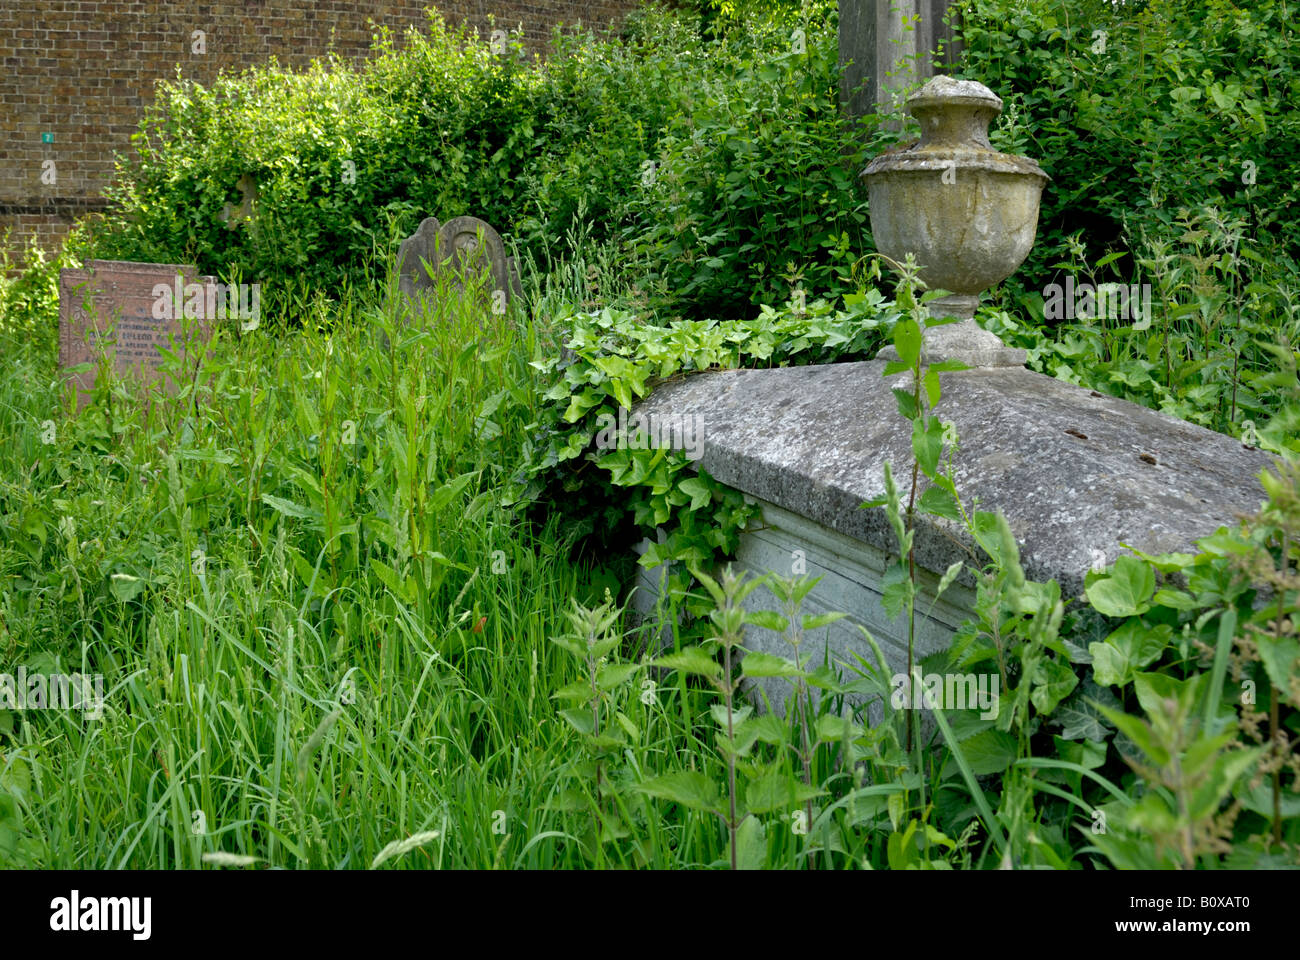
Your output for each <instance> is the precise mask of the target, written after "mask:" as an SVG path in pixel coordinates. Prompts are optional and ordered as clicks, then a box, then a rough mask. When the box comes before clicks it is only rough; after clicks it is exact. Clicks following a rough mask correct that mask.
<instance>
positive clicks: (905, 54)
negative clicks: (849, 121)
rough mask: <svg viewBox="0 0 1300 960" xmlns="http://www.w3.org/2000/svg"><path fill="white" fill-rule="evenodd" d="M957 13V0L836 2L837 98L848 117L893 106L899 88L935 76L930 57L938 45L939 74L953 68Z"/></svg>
mask: <svg viewBox="0 0 1300 960" xmlns="http://www.w3.org/2000/svg"><path fill="white" fill-rule="evenodd" d="M950 9H951V11H952V13H951V16H950V17H949V20H950V22H949V23H944V17H945V16H946V15H948V12H949V10H950ZM958 16H959V10H958V7H957V3H956V0H840V63H841V64H843V65H844V73H843V75H842V77H841V80H840V102H841V103H842V104H843V106H844V109H845V110H846V111H847V112H848V113H849V115H850V116H854V117H860V116H863V115H864V114H867V113H871V112H873V111H875V110H876V109H877V107H880V108H882V112H887V111H889V110H890V109H892V108H893V106H894V104H893V98H894V95H895V93H896V92H897V91H898V90H900V89H902V88H903V87H906V86H907V85H908V84H910V83H912V82H915V81H917V80H921V81H924V80H927V79H929V78H930V77H931V76H933V75H934V73H935V68H934V67H933V66H931V63H930V60H931V59H932V58H933V56H934V54H935V53H936V52H937V51H938V49H939V47H940V46H941V45H943V46H944V56H943V59H942V62H941V64H940V66H939V67H938V70H939V72H941V73H948V72H950V71H951V70H952V69H953V68H955V67H956V65H957V63H958V62H959V61H960V59H961V47H960V44H958V43H956V42H955V41H954V30H953V26H954V25H955V24H956V22H957V19H956V18H957V17H958ZM913 24H914V26H913ZM917 55H920V58H921V59H920V60H919V61H918V60H916V59H915V57H916V56H917ZM891 72H893V73H894V74H895V75H894V76H893V77H892V78H891V77H889V73H891ZM863 81H865V84H864V82H863ZM859 86H861V89H858V87H859ZM855 91H856V92H855Z"/></svg>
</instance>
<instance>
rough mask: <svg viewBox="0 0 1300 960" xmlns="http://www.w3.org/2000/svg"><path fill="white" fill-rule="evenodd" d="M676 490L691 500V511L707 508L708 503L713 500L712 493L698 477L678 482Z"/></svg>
mask: <svg viewBox="0 0 1300 960" xmlns="http://www.w3.org/2000/svg"><path fill="white" fill-rule="evenodd" d="M677 489H678V490H680V491H681V492H682V493H684V494H686V495H687V496H688V497H690V498H691V509H692V510H699V509H700V508H701V507H707V506H708V505H709V501H710V500H712V499H713V492H712V491H711V490H709V487H708V484H706V483H705V482H704V481H703V480H701V479H700V478H699V477H688V478H686V479H685V480H682V481H679V482H678V484H677Z"/></svg>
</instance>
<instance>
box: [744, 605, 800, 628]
mask: <svg viewBox="0 0 1300 960" xmlns="http://www.w3.org/2000/svg"><path fill="white" fill-rule="evenodd" d="M745 622H746V623H750V624H753V625H754V626H756V627H762V628H763V629H764V630H772V631H774V632H776V633H784V632H785V631H786V629H787V628H788V627H789V626H790V621H789V620H787V619H786V618H785V617H783V616H781V615H780V614H779V613H776V612H774V611H772V610H752V611H750V612H749V613H747V614H745Z"/></svg>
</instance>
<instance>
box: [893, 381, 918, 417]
mask: <svg viewBox="0 0 1300 960" xmlns="http://www.w3.org/2000/svg"><path fill="white" fill-rule="evenodd" d="M893 394H894V399H895V400H896V401H897V402H898V412H899V414H900V415H901V416H902V417H903V419H904V420H915V419H916V417H917V414H918V412H919V411H918V410H917V409H916V397H914V396H912V394H911V392H910V391H908V390H900V389H899V388H898V387H894V388H893Z"/></svg>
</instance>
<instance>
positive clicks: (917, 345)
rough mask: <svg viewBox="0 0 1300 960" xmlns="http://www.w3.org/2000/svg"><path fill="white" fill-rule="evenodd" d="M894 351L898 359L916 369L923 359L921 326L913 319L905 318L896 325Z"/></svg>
mask: <svg viewBox="0 0 1300 960" xmlns="http://www.w3.org/2000/svg"><path fill="white" fill-rule="evenodd" d="M894 349H896V350H897V351H898V359H899V360H901V361H902V362H903V363H906V364H907V365H908V366H909V367H915V366H916V364H917V361H919V360H920V359H921V326H920V324H918V323H917V322H916V321H915V320H913V319H912V318H911V317H903V318H901V319H900V320H899V321H898V322H897V323H896V324H894Z"/></svg>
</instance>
